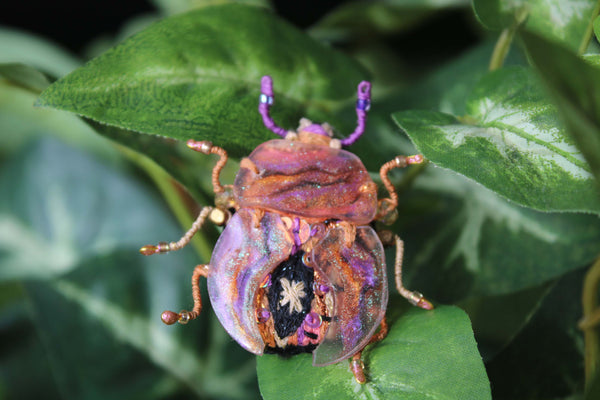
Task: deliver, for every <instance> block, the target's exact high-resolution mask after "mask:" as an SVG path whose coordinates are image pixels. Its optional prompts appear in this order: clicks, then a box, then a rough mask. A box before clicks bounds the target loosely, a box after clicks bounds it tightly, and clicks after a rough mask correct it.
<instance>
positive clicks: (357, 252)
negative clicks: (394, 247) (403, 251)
mask: <svg viewBox="0 0 600 400" xmlns="http://www.w3.org/2000/svg"><path fill="white" fill-rule="evenodd" d="M345 235H346V233H345V232H344V229H343V228H334V229H331V230H329V232H328V233H327V234H326V236H325V237H324V238H323V239H322V240H321V241H319V243H318V244H317V245H316V246H315V247H314V249H313V260H314V263H315V269H317V270H319V271H320V272H322V273H323V274H324V275H325V276H326V277H327V279H328V280H329V282H328V283H329V285H330V287H331V288H332V289H333V299H334V300H333V312H332V315H333V318H332V321H331V323H330V325H329V329H328V331H327V333H326V335H325V338H324V339H323V341H322V342H321V344H320V345H319V347H317V348H316V349H315V351H314V353H313V364H314V365H315V366H324V365H329V364H333V363H336V362H339V361H341V360H344V359H346V358H348V357H351V356H352V355H354V354H355V353H356V352H358V351H359V350H361V349H362V348H363V347H365V346H366V345H367V343H368V342H369V340H370V339H371V336H373V334H374V333H375V331H376V330H377V327H378V326H379V324H380V323H381V320H382V319H383V317H384V316H385V310H386V308H387V302H388V285H387V277H386V264H385V258H384V252H383V246H382V244H381V241H380V240H379V237H378V236H377V234H376V233H375V231H374V230H373V229H372V228H371V227H369V226H361V227H358V228H357V229H356V237H355V240H354V242H353V243H352V244H351V245H350V246H348V245H347V244H346V240H345V238H344V237H345Z"/></svg>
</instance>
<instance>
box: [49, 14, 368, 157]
mask: <svg viewBox="0 0 600 400" xmlns="http://www.w3.org/2000/svg"><path fill="white" fill-rule="evenodd" d="M240 38H243V40H241V39H240ZM332 71H335V73H332ZM263 75H271V76H272V77H273V80H274V90H275V98H276V102H277V105H276V106H275V107H273V116H274V120H276V121H277V122H278V123H279V124H280V125H282V126H285V127H287V126H289V125H290V124H294V125H295V124H296V122H297V120H298V119H299V118H300V116H302V115H303V114H307V113H308V114H310V112H311V111H310V110H313V112H319V111H320V112H323V111H327V110H329V109H330V107H332V106H334V105H335V104H336V102H338V103H339V102H340V101H343V100H346V99H348V98H353V97H354V96H355V93H356V85H357V84H358V83H359V82H360V81H361V79H362V78H363V77H364V74H363V72H362V70H361V69H360V68H359V66H358V65H357V64H356V63H355V62H353V61H352V60H351V59H349V58H346V57H344V56H343V55H341V54H340V53H337V52H335V51H334V50H332V49H330V48H327V47H325V46H323V45H321V44H319V43H317V42H315V41H313V40H312V39H310V38H308V37H307V36H305V35H304V34H303V33H302V32H300V31H299V30H297V29H296V28H294V27H292V26H291V25H289V24H287V23H285V22H283V21H281V20H279V19H278V18H277V17H275V16H273V15H272V14H271V13H270V12H268V11H267V10H264V9H262V8H258V7H250V6H242V5H239V4H226V5H222V6H214V7H206V8H202V9H200V10H196V11H192V12H189V13H186V14H181V15H177V16H173V17H171V18H168V19H166V20H164V21H162V22H159V23H157V24H155V25H152V26H151V27H149V28H148V29H146V30H144V31H143V32H141V33H139V34H138V35H135V36H134V37H132V38H130V39H128V40H127V41H125V42H124V43H122V44H121V45H119V46H117V47H115V48H114V49H113V50H111V51H109V52H107V53H105V54H104V55H102V56H100V57H99V58H97V59H95V60H93V61H91V62H90V63H88V64H87V65H86V66H85V67H83V68H81V69H79V70H77V71H75V72H73V73H72V74H70V75H69V76H67V77H65V78H64V79H62V80H60V81H58V82H57V83H55V84H54V85H52V86H50V87H49V88H48V89H47V90H46V91H45V92H44V93H42V96H41V97H40V99H39V102H38V104H40V105H43V106H48V107H54V108H60V109H63V110H68V111H72V112H75V113H78V114H81V115H84V116H86V117H89V118H92V119H94V120H96V121H99V122H102V123H106V124H110V125H115V126H118V127H121V128H125V129H130V130H135V131H139V132H143V133H153V134H159V135H162V136H168V137H171V138H175V139H180V140H186V139H190V138H194V139H210V140H212V141H213V142H215V143H217V144H219V145H221V146H224V147H225V148H227V150H228V151H229V152H230V153H233V154H234V155H241V154H244V153H246V152H247V151H248V150H249V149H251V148H254V147H255V146H257V145H258V144H259V143H261V142H263V141H265V140H266V139H270V138H272V133H271V132H270V131H268V130H267V129H266V128H265V127H264V126H263V124H262V119H261V117H260V115H259V114H258V112H257V105H258V95H259V93H260V79H261V76H263ZM307 108H308V109H309V110H307Z"/></svg>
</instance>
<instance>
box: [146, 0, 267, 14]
mask: <svg viewBox="0 0 600 400" xmlns="http://www.w3.org/2000/svg"><path fill="white" fill-rule="evenodd" d="M151 1H152V3H154V5H155V6H156V7H157V8H158V9H159V10H161V11H162V12H163V13H164V14H166V15H172V14H179V13H183V12H186V11H190V10H194V9H196V8H202V7H206V6H212V5H217V4H226V3H244V4H249V5H256V6H262V7H268V5H269V2H268V0H151Z"/></svg>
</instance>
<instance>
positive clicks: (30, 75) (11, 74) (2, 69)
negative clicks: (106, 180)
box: [0, 63, 50, 93]
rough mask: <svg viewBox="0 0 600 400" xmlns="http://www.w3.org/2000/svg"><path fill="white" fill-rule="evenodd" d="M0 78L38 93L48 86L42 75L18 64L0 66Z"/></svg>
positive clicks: (48, 83) (46, 79)
mask: <svg viewBox="0 0 600 400" xmlns="http://www.w3.org/2000/svg"><path fill="white" fill-rule="evenodd" d="M0 78H4V79H5V80H7V81H9V82H12V83H14V84H16V85H19V86H22V87H23V88H25V89H29V90H31V91H33V92H38V93H39V92H41V91H42V90H44V89H46V88H47V87H48V85H50V82H49V81H48V78H46V76H45V75H44V74H42V73H41V72H39V71H37V70H36V69H34V68H32V67H29V66H27V65H25V64H18V63H17V64H0Z"/></svg>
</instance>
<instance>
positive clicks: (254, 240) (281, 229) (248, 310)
mask: <svg viewBox="0 0 600 400" xmlns="http://www.w3.org/2000/svg"><path fill="white" fill-rule="evenodd" d="M255 213H256V212H255V211H254V210H251V209H244V208H242V209H240V210H239V211H238V212H236V213H235V214H234V215H233V217H232V218H231V220H230V221H229V223H228V224H227V227H226V228H225V230H224V231H223V233H222V234H221V236H220V237H219V240H218V241H217V244H216V246H215V248H214V250H213V254H212V258H211V262H210V264H211V266H212V268H211V269H210V272H209V275H208V293H209V295H210V299H211V303H212V306H213V309H214V311H215V314H216V315H217V317H218V318H219V321H220V322H221V324H222V325H223V327H224V328H225V330H226V331H227V333H229V335H231V337H232V338H233V339H235V340H236V341H237V342H238V343H239V344H240V345H241V346H242V347H244V348H245V349H246V350H248V351H250V352H252V353H254V354H263V350H264V343H263V339H262V337H261V335H260V331H259V329H258V326H257V325H256V313H255V309H254V297H255V295H256V291H257V290H258V288H259V286H260V283H261V280H262V279H263V278H264V276H265V275H266V274H267V273H268V272H270V271H271V270H272V269H274V268H275V267H277V265H279V264H280V263H281V262H282V261H284V260H285V259H286V258H288V257H289V255H290V253H291V252H292V247H293V244H294V240H293V238H292V236H291V235H290V234H289V232H288V230H287V229H286V228H285V226H284V224H283V222H282V221H281V218H280V216H279V215H278V214H275V213H265V214H264V216H262V218H260V217H257V215H256V214H255ZM259 218H260V222H259V221H258V219H259Z"/></svg>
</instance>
